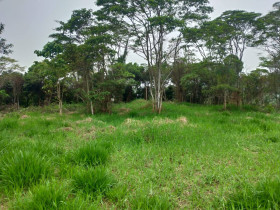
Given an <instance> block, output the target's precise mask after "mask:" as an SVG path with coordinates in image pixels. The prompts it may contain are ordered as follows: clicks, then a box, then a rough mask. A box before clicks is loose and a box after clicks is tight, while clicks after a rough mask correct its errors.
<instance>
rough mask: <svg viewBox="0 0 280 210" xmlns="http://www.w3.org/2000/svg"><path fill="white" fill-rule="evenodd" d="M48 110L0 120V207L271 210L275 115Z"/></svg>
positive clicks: (278, 125) (120, 108)
mask: <svg viewBox="0 0 280 210" xmlns="http://www.w3.org/2000/svg"><path fill="white" fill-rule="evenodd" d="M55 108H56V107H54V106H50V107H45V108H44V109H41V108H34V107H31V108H28V109H23V110H21V111H19V112H15V113H10V114H6V116H5V117H2V118H1V119H0V201H1V207H3V208H12V209H13V208H17V209H242V208H243V209H257V208H260V209H269V208H270V209H279V195H280V193H279V189H280V186H279V180H280V174H279V168H280V161H279V160H280V153H279V151H280V115H279V114H278V113H276V112H272V113H263V112H258V111H257V109H255V108H252V107H244V108H243V109H239V108H237V107H235V106H229V110H228V111H226V112H224V111H222V107H220V106H201V105H191V104H185V103H182V104H176V103H171V102H170V103H164V106H163V112H162V114H161V115H157V114H155V113H153V112H152V107H151V103H150V102H146V101H144V100H137V101H134V102H132V103H128V104H118V105H115V106H114V108H113V112H112V114H111V115H109V114H97V115H95V116H89V115H86V114H84V113H83V110H82V107H81V106H80V105H77V106H76V105H74V106H71V105H67V107H66V108H67V109H68V110H69V112H66V113H65V114H64V115H63V116H59V115H58V114H57V113H56V110H55ZM70 111H71V112H70ZM23 116H25V117H23ZM44 195H45V196H44Z"/></svg>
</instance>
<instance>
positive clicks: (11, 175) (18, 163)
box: [0, 151, 51, 190]
mask: <svg viewBox="0 0 280 210" xmlns="http://www.w3.org/2000/svg"><path fill="white" fill-rule="evenodd" d="M50 174H51V167H50V163H49V162H48V161H46V160H45V158H44V157H41V156H39V155H38V154H37V153H35V152H30V151H18V152H11V153H10V154H7V155H6V156H5V157H4V158H3V159H2V161H1V162H0V186H1V188H4V189H7V190H11V189H13V190H16V189H23V188H27V187H29V186H31V185H33V184H37V183H39V181H40V180H41V179H43V178H47V177H49V176H50Z"/></svg>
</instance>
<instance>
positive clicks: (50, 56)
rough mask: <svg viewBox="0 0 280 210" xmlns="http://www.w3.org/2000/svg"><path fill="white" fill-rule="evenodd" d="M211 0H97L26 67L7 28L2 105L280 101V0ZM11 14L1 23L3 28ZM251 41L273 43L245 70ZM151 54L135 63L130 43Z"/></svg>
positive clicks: (1, 55)
mask: <svg viewBox="0 0 280 210" xmlns="http://www.w3.org/2000/svg"><path fill="white" fill-rule="evenodd" d="M208 3H209V2H208V0H190V1H183V0H176V1H174V0H165V1H162V0H142V1H140V0H127V1H120V0H110V1H105V0H98V1H97V3H96V4H97V6H99V10H98V11H92V10H90V9H81V10H75V11H73V14H72V16H71V17H70V19H69V20H68V21H66V22H62V21H59V22H58V24H59V26H58V27H57V28H56V29H55V30H54V33H53V34H51V35H50V38H51V40H50V42H48V43H47V44H46V45H45V46H44V48H43V49H41V50H37V51H35V53H36V54H37V55H38V56H40V57H43V58H44V60H43V61H40V62H34V64H33V65H32V66H31V67H30V68H29V69H28V71H27V72H24V68H23V67H21V66H20V65H19V64H18V63H17V61H16V60H14V59H12V58H10V57H9V54H10V53H11V52H12V45H11V44H9V42H8V41H7V40H5V39H4V38H1V37H0V106H1V109H6V108H12V109H19V107H20V106H23V107H28V106H46V105H49V104H51V103H58V104H59V111H60V113H61V114H62V112H63V103H84V104H85V106H86V107H87V110H88V112H89V113H91V114H94V113H96V112H109V113H110V112H111V107H112V104H113V103H118V102H129V101H132V100H134V99H137V98H143V99H146V100H151V101H152V102H153V109H154V111H155V112H158V113H160V112H161V110H162V101H167V100H172V101H177V102H189V103H198V104H223V107H224V109H227V104H229V103H230V104H236V105H237V106H239V107H241V106H243V105H254V106H257V107H264V108H266V109H279V108H280V2H278V3H275V4H274V5H273V7H272V8H273V9H272V10H271V12H269V13H268V14H259V13H254V12H247V11H241V10H234V11H225V12H224V13H223V14H222V15H221V16H220V17H218V18H216V19H213V20H211V19H209V17H208V14H210V13H211V12H212V11H213V8H212V7H210V6H209V4H208ZM3 31H4V24H2V23H0V36H1V34H2V32H3ZM248 47H258V48H261V49H263V50H265V51H266V52H267V56H266V57H263V58H260V59H261V63H260V68H258V69H254V70H252V71H251V72H249V73H244V72H243V55H244V52H245V50H246V49H247V48H248ZM130 52H133V53H135V54H137V55H138V56H141V57H142V58H143V59H145V61H146V63H145V64H137V63H127V62H126V58H127V55H128V53H130Z"/></svg>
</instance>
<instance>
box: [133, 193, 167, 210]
mask: <svg viewBox="0 0 280 210" xmlns="http://www.w3.org/2000/svg"><path fill="white" fill-rule="evenodd" d="M131 209H141V210H148V209H154V210H167V209H172V205H171V203H170V202H169V200H168V199H167V198H166V197H165V196H156V195H153V196H144V195H139V196H137V197H136V198H134V200H132V202H131Z"/></svg>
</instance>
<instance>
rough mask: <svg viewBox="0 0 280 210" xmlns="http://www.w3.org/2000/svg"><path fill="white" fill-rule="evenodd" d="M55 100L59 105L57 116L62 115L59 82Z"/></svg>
mask: <svg viewBox="0 0 280 210" xmlns="http://www.w3.org/2000/svg"><path fill="white" fill-rule="evenodd" d="M57 98H58V105H59V114H60V115H62V96H61V85H60V82H59V81H58V82H57Z"/></svg>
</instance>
